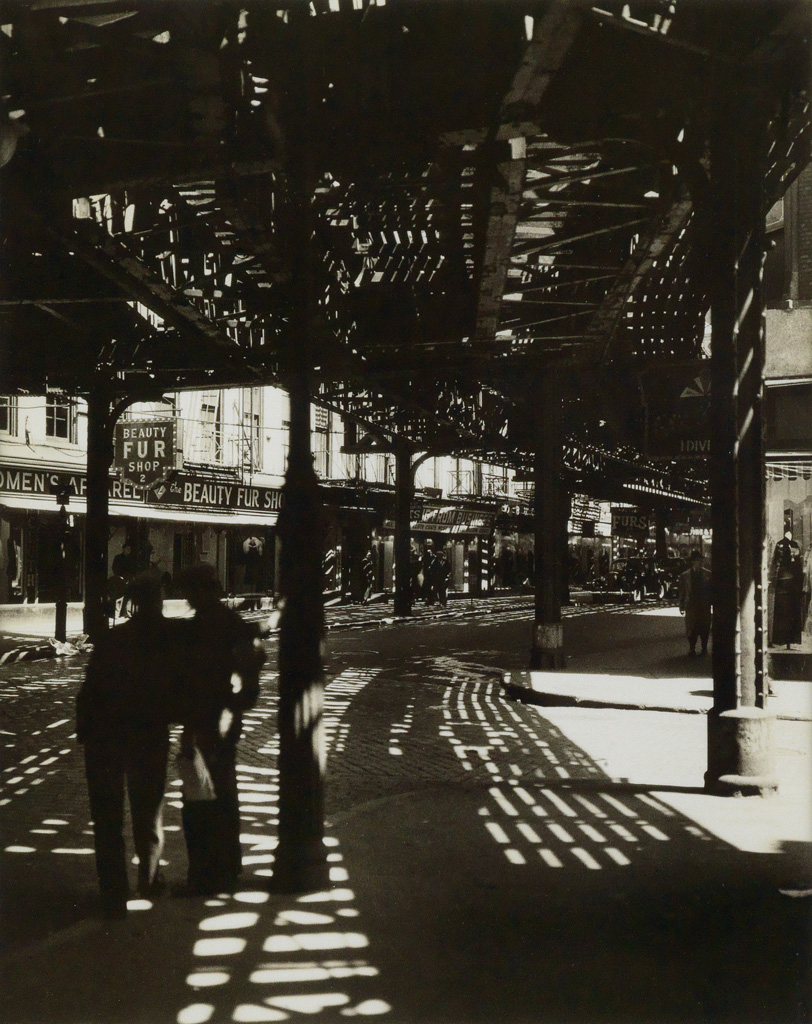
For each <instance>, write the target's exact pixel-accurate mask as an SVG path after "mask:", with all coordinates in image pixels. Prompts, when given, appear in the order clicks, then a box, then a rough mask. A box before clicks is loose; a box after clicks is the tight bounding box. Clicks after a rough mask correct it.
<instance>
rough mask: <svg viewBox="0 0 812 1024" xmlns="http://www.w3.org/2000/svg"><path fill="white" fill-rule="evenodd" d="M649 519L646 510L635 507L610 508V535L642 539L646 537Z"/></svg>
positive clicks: (649, 524) (649, 523)
mask: <svg viewBox="0 0 812 1024" xmlns="http://www.w3.org/2000/svg"><path fill="white" fill-rule="evenodd" d="M650 526H651V520H650V518H649V516H648V514H647V513H646V512H641V511H640V509H637V508H621V507H617V508H613V509H612V536H613V537H627V538H630V539H633V540H644V539H645V538H646V537H648V534H649V527H650Z"/></svg>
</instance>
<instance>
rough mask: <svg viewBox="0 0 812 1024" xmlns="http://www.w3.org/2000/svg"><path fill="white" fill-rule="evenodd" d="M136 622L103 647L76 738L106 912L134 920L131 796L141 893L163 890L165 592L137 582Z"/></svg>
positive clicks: (79, 703) (167, 677)
mask: <svg viewBox="0 0 812 1024" xmlns="http://www.w3.org/2000/svg"><path fill="white" fill-rule="evenodd" d="M127 596H128V599H129V601H130V604H131V606H132V608H133V613H132V617H131V618H130V619H129V620H128V621H127V622H124V623H122V624H121V625H119V626H115V627H114V628H113V629H111V630H110V631H109V632H108V633H106V634H105V635H104V636H103V637H102V639H100V640H99V642H98V643H97V644H96V645H95V647H94V649H93V653H92V654H91V656H90V661H89V663H88V666H87V672H86V675H85V679H84V682H83V683H82V686H81V687H80V689H79V693H78V695H77V698H76V737H77V739H78V741H79V743H81V744H82V745H83V746H84V753H85V774H86V776H87V788H88V795H89V798H90V813H91V816H92V818H93V835H94V843H95V848H96V870H97V874H98V878H99V889H100V892H101V901H102V912H103V914H104V916H105V917H108V918H114V919H115V918H124V917H126V915H127V898H128V896H129V893H130V887H129V877H128V872H127V858H126V849H125V842H124V790H125V785H126V789H127V792H128V794H129V800H130V815H131V819H132V831H133V844H134V846H135V852H136V853H137V854H138V892H139V894H140V895H142V896H156V895H159V894H160V891H162V889H163V880H162V878H161V876H160V874H159V870H158V869H159V863H160V858H161V853H162V851H163V845H164V837H163V826H162V811H163V797H164V789H165V787H166V765H167V755H168V752H169V726H168V722H169V718H170V709H169V704H170V694H171V687H172V672H171V665H170V660H169V659H170V656H171V654H170V652H171V649H172V646H173V637H172V635H171V634H172V631H171V629H170V623H169V622H167V620H165V619H164V617H163V604H162V601H161V590H160V586H159V585H157V584H156V582H155V581H154V580H153V579H151V578H148V577H138V576H136V577H133V578H132V580H131V581H130V584H129V586H128V590H127Z"/></svg>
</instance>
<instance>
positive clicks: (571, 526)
mask: <svg viewBox="0 0 812 1024" xmlns="http://www.w3.org/2000/svg"><path fill="white" fill-rule="evenodd" d="M609 527H610V520H609V507H608V505H607V504H606V503H605V502H601V501H595V499H594V498H587V497H585V496H584V495H582V494H574V495H573V496H572V498H571V500H570V517H569V522H568V523H567V532H568V533H580V534H581V535H582V536H583V537H595V536H599V537H600V536H603V537H605V536H608V534H609Z"/></svg>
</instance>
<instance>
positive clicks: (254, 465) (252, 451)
mask: <svg viewBox="0 0 812 1024" xmlns="http://www.w3.org/2000/svg"><path fill="white" fill-rule="evenodd" d="M241 440H242V465H243V469H244V470H245V471H247V472H249V473H255V472H257V470H261V469H262V388H247V389H246V390H245V391H244V392H243V414H242V438H241Z"/></svg>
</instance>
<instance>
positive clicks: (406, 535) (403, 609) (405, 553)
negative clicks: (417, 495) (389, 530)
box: [394, 444, 414, 615]
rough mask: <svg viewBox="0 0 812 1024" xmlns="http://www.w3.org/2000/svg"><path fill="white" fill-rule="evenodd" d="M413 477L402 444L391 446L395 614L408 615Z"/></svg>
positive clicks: (410, 604)
mask: <svg viewBox="0 0 812 1024" xmlns="http://www.w3.org/2000/svg"><path fill="white" fill-rule="evenodd" d="M413 497H414V474H413V472H412V465H411V455H410V453H409V448H408V446H407V445H405V444H398V445H396V447H395V601H394V611H395V615H411V614H412V566H411V555H412V498H413Z"/></svg>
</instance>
